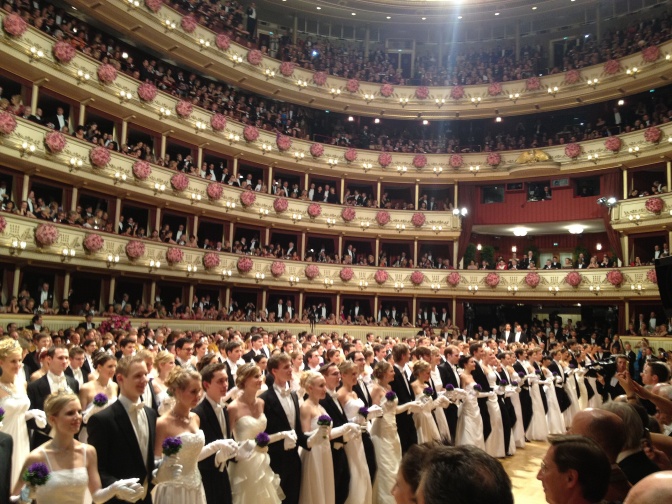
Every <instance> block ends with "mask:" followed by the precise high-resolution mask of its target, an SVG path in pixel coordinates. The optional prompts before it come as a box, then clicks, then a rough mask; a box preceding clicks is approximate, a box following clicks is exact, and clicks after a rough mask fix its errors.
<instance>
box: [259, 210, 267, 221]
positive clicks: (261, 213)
mask: <svg viewBox="0 0 672 504" xmlns="http://www.w3.org/2000/svg"><path fill="white" fill-rule="evenodd" d="M267 215H268V208H260V209H259V218H260V219H263V218H264V217H266V216H267Z"/></svg>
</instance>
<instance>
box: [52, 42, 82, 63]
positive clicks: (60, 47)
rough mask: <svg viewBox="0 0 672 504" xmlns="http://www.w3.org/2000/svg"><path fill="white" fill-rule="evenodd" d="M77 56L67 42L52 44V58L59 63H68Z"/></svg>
mask: <svg viewBox="0 0 672 504" xmlns="http://www.w3.org/2000/svg"><path fill="white" fill-rule="evenodd" d="M76 54H77V51H75V48H74V47H72V46H71V45H70V44H68V43H67V42H63V41H60V40H59V41H58V42H56V43H55V44H54V57H55V58H56V59H57V60H58V61H59V63H70V62H71V61H72V60H73V59H74V58H75V55H76Z"/></svg>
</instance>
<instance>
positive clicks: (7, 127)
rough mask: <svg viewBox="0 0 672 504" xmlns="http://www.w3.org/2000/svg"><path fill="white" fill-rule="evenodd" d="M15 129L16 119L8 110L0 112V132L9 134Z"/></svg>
mask: <svg viewBox="0 0 672 504" xmlns="http://www.w3.org/2000/svg"><path fill="white" fill-rule="evenodd" d="M15 129H16V119H14V116H13V115H12V114H10V113H9V112H0V133H2V134H3V135H9V134H11V133H13V132H14V130H15Z"/></svg>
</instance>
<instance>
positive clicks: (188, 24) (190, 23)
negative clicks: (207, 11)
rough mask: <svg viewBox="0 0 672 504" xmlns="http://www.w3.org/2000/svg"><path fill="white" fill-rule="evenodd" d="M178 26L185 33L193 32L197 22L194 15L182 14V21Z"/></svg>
mask: <svg viewBox="0 0 672 504" xmlns="http://www.w3.org/2000/svg"><path fill="white" fill-rule="evenodd" d="M180 26H181V27H182V29H183V30H184V31H185V32H186V33H194V32H195V31H196V27H197V26H198V23H197V22H196V18H195V17H194V16H184V17H183V18H182V21H180Z"/></svg>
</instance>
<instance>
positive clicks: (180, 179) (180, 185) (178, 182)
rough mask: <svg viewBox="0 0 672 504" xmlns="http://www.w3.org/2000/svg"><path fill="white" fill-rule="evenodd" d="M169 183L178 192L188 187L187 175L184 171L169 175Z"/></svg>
mask: <svg viewBox="0 0 672 504" xmlns="http://www.w3.org/2000/svg"><path fill="white" fill-rule="evenodd" d="M170 185H172V186H173V189H175V190H176V191H178V192H182V191H185V190H186V189H187V187H189V177H187V176H186V175H185V174H184V173H176V174H175V175H173V176H172V177H170Z"/></svg>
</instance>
